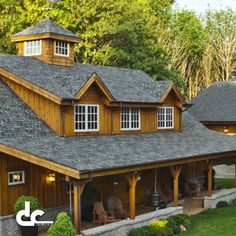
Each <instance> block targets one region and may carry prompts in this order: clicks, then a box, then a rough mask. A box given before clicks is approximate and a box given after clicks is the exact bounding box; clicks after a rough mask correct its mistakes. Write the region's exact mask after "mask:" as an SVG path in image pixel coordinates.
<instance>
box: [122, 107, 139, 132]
mask: <svg viewBox="0 0 236 236" xmlns="http://www.w3.org/2000/svg"><path fill="white" fill-rule="evenodd" d="M120 116H121V117H120V120H121V130H139V129H140V109H139V108H125V107H124V108H121V111H120Z"/></svg>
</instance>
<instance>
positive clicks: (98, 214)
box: [93, 202, 117, 225]
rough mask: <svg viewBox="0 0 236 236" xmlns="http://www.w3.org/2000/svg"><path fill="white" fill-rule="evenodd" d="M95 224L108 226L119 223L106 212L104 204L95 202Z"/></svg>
mask: <svg viewBox="0 0 236 236" xmlns="http://www.w3.org/2000/svg"><path fill="white" fill-rule="evenodd" d="M93 207H94V209H93V223H94V224H97V223H98V224H99V225H102V224H107V223H110V222H115V221H117V220H116V218H115V217H114V216H113V215H108V213H107V212H106V211H105V210H104V207H103V203H102V202H94V203H93Z"/></svg>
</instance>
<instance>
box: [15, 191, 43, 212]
mask: <svg viewBox="0 0 236 236" xmlns="http://www.w3.org/2000/svg"><path fill="white" fill-rule="evenodd" d="M26 201H28V202H30V212H33V211H35V210H39V209H42V205H41V204H40V202H39V201H38V200H37V198H35V197H32V196H24V195H23V196H21V197H19V198H17V200H16V202H15V204H14V212H15V213H17V212H19V211H21V210H23V209H25V202H26Z"/></svg>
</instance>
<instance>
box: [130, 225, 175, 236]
mask: <svg viewBox="0 0 236 236" xmlns="http://www.w3.org/2000/svg"><path fill="white" fill-rule="evenodd" d="M173 235H174V233H173V231H172V229H171V228H169V227H164V228H156V227H154V226H152V225H149V226H143V227H140V228H137V229H131V230H130V231H129V232H128V234H127V236H173Z"/></svg>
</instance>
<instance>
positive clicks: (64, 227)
mask: <svg viewBox="0 0 236 236" xmlns="http://www.w3.org/2000/svg"><path fill="white" fill-rule="evenodd" d="M48 236H76V231H75V228H74V226H73V224H72V223H71V220H70V217H69V216H68V215H67V213H66V212H61V213H59V214H58V215H57V219H56V222H55V223H54V224H53V225H51V227H50V228H49V230H48Z"/></svg>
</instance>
